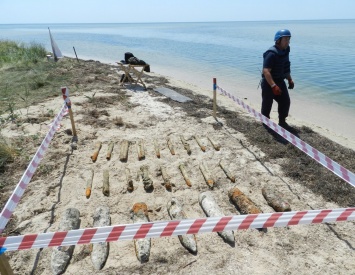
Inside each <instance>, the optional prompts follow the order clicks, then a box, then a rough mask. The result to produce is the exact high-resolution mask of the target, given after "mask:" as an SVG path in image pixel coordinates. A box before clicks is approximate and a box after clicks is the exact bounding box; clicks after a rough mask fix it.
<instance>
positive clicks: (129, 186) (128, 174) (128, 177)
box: [125, 168, 134, 192]
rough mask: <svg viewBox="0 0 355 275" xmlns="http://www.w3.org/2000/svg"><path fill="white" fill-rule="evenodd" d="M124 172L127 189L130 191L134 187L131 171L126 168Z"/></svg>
mask: <svg viewBox="0 0 355 275" xmlns="http://www.w3.org/2000/svg"><path fill="white" fill-rule="evenodd" d="M125 174H126V180H127V191H128V192H132V191H133V190H134V188H133V179H132V176H131V171H130V170H129V169H128V168H126V169H125Z"/></svg>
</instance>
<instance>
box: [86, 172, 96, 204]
mask: <svg viewBox="0 0 355 275" xmlns="http://www.w3.org/2000/svg"><path fill="white" fill-rule="evenodd" d="M90 172H91V176H90V177H89V179H88V180H87V182H86V191H85V196H86V198H87V199H88V198H90V196H91V188H92V180H93V178H94V170H93V169H91V170H90Z"/></svg>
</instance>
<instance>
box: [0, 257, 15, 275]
mask: <svg viewBox="0 0 355 275" xmlns="http://www.w3.org/2000/svg"><path fill="white" fill-rule="evenodd" d="M0 274H1V275H13V274H14V273H13V271H12V269H11V266H10V264H9V261H8V260H7V258H6V256H5V254H4V253H3V254H1V255H0Z"/></svg>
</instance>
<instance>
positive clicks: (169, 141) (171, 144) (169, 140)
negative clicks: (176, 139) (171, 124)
mask: <svg viewBox="0 0 355 275" xmlns="http://www.w3.org/2000/svg"><path fill="white" fill-rule="evenodd" d="M166 142H167V143H168V147H169V150H170V153H171V154H172V155H175V147H174V144H173V142H172V141H171V139H170V137H167V138H166Z"/></svg>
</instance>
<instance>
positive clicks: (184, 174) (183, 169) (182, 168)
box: [179, 163, 191, 187]
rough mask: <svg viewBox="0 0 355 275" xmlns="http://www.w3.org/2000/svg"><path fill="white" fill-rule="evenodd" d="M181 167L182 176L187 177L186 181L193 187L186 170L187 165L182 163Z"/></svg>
mask: <svg viewBox="0 0 355 275" xmlns="http://www.w3.org/2000/svg"><path fill="white" fill-rule="evenodd" d="M179 169H180V171H181V174H182V176H183V177H184V179H185V182H186V184H187V186H188V187H191V181H190V179H189V176H188V175H187V172H186V170H185V165H184V164H182V163H181V164H180V165H179Z"/></svg>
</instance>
